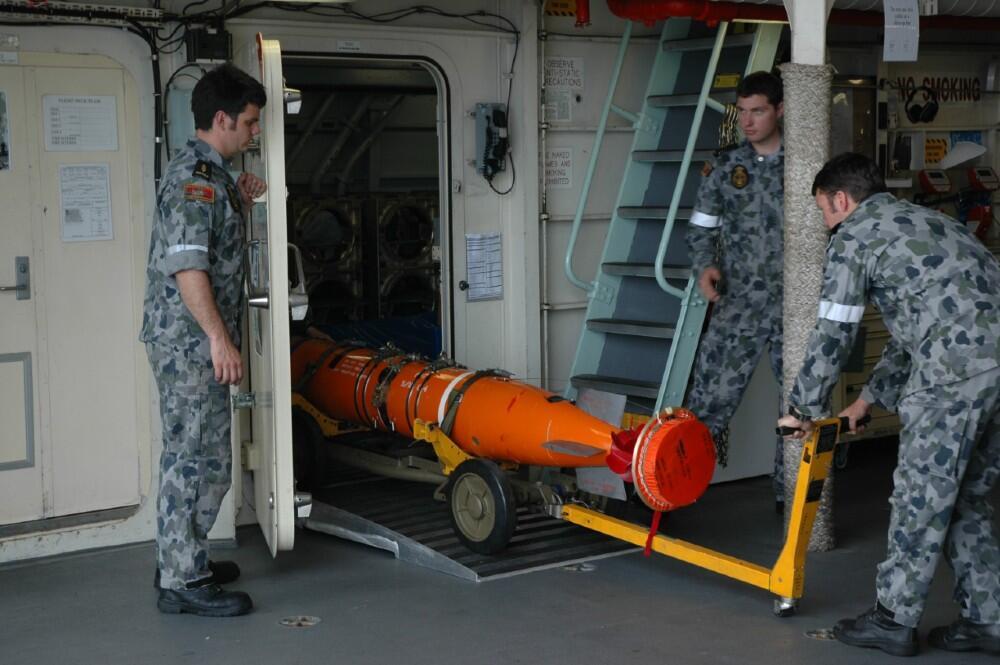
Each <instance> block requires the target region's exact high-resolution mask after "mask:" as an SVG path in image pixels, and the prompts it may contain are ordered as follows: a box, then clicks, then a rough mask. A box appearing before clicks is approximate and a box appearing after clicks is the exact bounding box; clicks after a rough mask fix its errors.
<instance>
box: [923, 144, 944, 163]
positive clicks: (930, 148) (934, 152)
mask: <svg viewBox="0 0 1000 665" xmlns="http://www.w3.org/2000/svg"><path fill="white" fill-rule="evenodd" d="M947 154H948V139H927V140H926V141H925V142H924V163H925V164H937V163H938V162H940V161H941V160H942V159H944V156H945V155H947Z"/></svg>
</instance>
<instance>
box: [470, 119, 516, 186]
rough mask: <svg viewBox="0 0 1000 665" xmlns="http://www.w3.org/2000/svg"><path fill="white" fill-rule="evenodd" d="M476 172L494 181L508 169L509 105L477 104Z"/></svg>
mask: <svg viewBox="0 0 1000 665" xmlns="http://www.w3.org/2000/svg"><path fill="white" fill-rule="evenodd" d="M473 115H474V116H475V118H476V172H477V173H478V174H479V175H481V176H483V177H484V178H486V179H487V180H492V179H493V176H494V175H496V174H497V173H499V172H500V171H505V170H506V169H507V149H508V147H509V145H510V144H509V143H508V140H507V105H506V104H476V110H475V112H474V113H473Z"/></svg>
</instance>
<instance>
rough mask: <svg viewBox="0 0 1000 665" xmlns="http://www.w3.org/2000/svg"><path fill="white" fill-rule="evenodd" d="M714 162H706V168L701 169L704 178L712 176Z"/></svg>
mask: <svg viewBox="0 0 1000 665" xmlns="http://www.w3.org/2000/svg"><path fill="white" fill-rule="evenodd" d="M712 170H713V169H712V162H705V164H704V166H702V167H701V175H702V177H703V178H707V177H708V176H710V175H712Z"/></svg>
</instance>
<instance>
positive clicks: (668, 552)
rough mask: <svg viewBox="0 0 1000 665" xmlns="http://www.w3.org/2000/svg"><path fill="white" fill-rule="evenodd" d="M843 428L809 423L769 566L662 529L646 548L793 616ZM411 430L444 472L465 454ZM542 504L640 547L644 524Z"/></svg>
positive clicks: (426, 432) (839, 421)
mask: <svg viewBox="0 0 1000 665" xmlns="http://www.w3.org/2000/svg"><path fill="white" fill-rule="evenodd" d="M859 424H864V423H863V422H861V423H859ZM849 427H850V424H849V422H848V420H847V418H829V419H825V420H819V421H816V422H815V423H814V429H813V431H812V432H811V433H810V435H809V436H808V437H807V438H806V439H804V441H803V445H802V458H801V460H800V461H799V475H798V481H797V482H796V485H795V496H794V498H793V499H792V504H791V518H790V520H789V523H788V531H787V534H786V536H785V543H784V545H783V546H782V548H781V553H780V554H779V555H778V558H777V560H776V561H775V562H774V565H773V566H771V567H770V568H767V567H764V566H761V565H759V564H756V563H752V562H750V561H744V560H743V559H738V558H736V557H734V556H730V555H728V554H725V553H723V552H718V551H715V550H711V549H709V548H707V547H702V546H700V545H696V544H694V543H689V542H686V541H684V540H679V539H677V538H671V537H670V536H666V535H663V534H657V535H655V536H654V537H653V538H652V539H651V542H650V546H651V549H652V551H654V552H658V553H660V554H663V555H665V556H668V557H671V558H673V559H678V560H680V561H684V562H687V563H690V564H692V565H695V566H698V567H699V568H704V569H706V570H710V571H713V572H716V573H719V574H720V575H725V576H726V577H731V578H733V579H735V580H737V581H740V582H743V583H745V584H750V585H752V586H755V587H760V588H761V589H765V590H767V591H770V592H771V593H773V594H774V595H775V596H777V598H775V600H774V613H775V614H776V615H778V616H781V617H786V616H791V615H793V614H794V613H795V611H796V608H797V607H798V601H799V599H800V598H801V597H802V592H803V588H804V586H805V564H806V550H807V548H808V546H809V536H810V535H811V533H812V527H813V522H814V521H815V519H816V510H817V508H818V507H819V500H820V495H821V494H822V491H823V483H824V481H825V480H826V477H827V475H829V473H830V466H831V464H832V462H833V455H834V450H835V449H836V447H837V442H838V438H839V436H840V434H841V432H845V431H847V430H848V428H849ZM415 433H416V436H417V438H420V439H423V440H425V441H428V442H430V443H431V444H433V445H434V447H435V450H436V451H438V452H439V455H440V459H441V460H442V465H443V466H445V467H450V469H448V470H449V471H450V470H452V469H454V468H455V465H457V462H458V460H457V459H456V453H457V454H458V455H460V456H465V453H463V452H462V451H461V450H459V449H458V447H457V446H455V444H454V443H453V442H452V441H451V440H450V439H448V437H447V436H445V434H444V433H443V432H442V431H441V430H440V429H439V428H437V427H436V426H434V425H428V424H426V423H420V425H419V427H418V428H416V429H415ZM784 433H788V432H784ZM445 460H448V461H445ZM545 508H546V510H547V512H548V513H549V514H550V515H552V516H553V517H557V518H559V519H563V520H566V521H567V522H572V523H573V524H578V525H579V526H582V527H584V528H586V529H590V530H592V531H597V532H599V533H603V534H605V535H608V536H610V537H612V538H617V539H619V540H623V541H626V542H629V543H632V544H634V545H638V546H640V547H642V546H645V545H646V543H647V539H649V528H648V527H646V526H643V525H639V524H633V523H632V522H626V521H624V520H621V519H617V518H614V517H609V516H608V515H605V514H604V513H601V512H599V511H596V510H593V509H591V508H586V507H584V506H579V505H574V504H563V503H559V502H551V503H548V504H547V505H546V507H545Z"/></svg>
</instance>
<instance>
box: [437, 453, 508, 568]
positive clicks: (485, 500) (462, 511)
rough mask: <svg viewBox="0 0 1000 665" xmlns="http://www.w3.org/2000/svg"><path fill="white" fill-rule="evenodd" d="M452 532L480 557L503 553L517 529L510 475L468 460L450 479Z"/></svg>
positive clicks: (449, 496) (481, 461)
mask: <svg viewBox="0 0 1000 665" xmlns="http://www.w3.org/2000/svg"><path fill="white" fill-rule="evenodd" d="M448 480H449V482H448V488H447V496H448V505H449V507H450V508H451V510H450V517H451V525H452V528H454V529H455V534H456V535H457V536H458V539H459V540H460V541H462V544H463V545H465V546H466V547H468V548H469V549H470V550H472V551H473V552H476V553H478V554H496V553H497V552H501V551H503V550H504V549H505V548H506V547H507V543H509V542H510V539H511V536H513V535H514V529H515V527H516V526H517V501H516V499H515V498H514V490H513V488H512V487H511V484H510V480H509V479H508V478H507V475H506V474H505V473H504V472H503V471H502V470H501V469H500V467H499V466H497V465H496V464H495V463H493V462H490V461H489V460H484V459H471V460H466V461H464V462H462V463H461V464H459V465H458V467H457V468H456V469H455V470H454V471H453V472H452V473H451V476H450V477H449V479H448Z"/></svg>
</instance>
